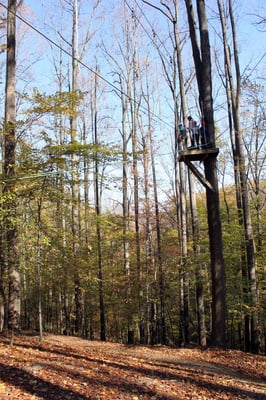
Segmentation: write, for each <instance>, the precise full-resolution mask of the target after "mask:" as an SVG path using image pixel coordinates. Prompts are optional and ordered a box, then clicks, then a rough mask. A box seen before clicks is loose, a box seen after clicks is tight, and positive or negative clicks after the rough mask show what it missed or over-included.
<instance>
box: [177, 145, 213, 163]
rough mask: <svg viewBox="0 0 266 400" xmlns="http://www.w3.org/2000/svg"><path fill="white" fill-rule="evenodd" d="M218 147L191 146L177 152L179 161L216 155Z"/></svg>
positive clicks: (199, 159) (197, 159) (200, 159)
mask: <svg viewBox="0 0 266 400" xmlns="http://www.w3.org/2000/svg"><path fill="white" fill-rule="evenodd" d="M218 154H219V149H218V148H216V147H211V148H206V149H200V148H197V147H191V148H187V149H184V150H181V151H180V152H179V161H183V162H185V163H186V162H187V161H204V160H205V159H206V158H207V157H217V155H218Z"/></svg>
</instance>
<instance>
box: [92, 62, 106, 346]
mask: <svg viewBox="0 0 266 400" xmlns="http://www.w3.org/2000/svg"><path fill="white" fill-rule="evenodd" d="M96 71H97V68H96ZM97 118H98V117H97V74H95V89H94V124H93V129H94V145H95V149H96V150H95V163H94V185H95V211H96V235H97V261H98V289H99V308H100V338H101V340H102V341H105V340H106V331H105V306H104V290H103V271H102V242H101V236H102V235H101V223H100V216H101V200H100V187H99V155H98V145H99V142H98V121H97Z"/></svg>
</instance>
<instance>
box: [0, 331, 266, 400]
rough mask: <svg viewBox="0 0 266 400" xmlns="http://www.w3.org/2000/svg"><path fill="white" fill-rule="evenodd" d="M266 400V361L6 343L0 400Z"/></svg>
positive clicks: (99, 345) (48, 341) (222, 353)
mask: <svg viewBox="0 0 266 400" xmlns="http://www.w3.org/2000/svg"><path fill="white" fill-rule="evenodd" d="M4 399H11V400H16V399H20V400H24V399H25V400H26V399H27V400H29V399H47V400H70V399H72V400H85V399H86V400H101V399H106V400H111V399H112V400H177V399H178V400H184V399H202V400H204V399H208V400H212V399H232V400H237V399H265V400H266V357H264V356H256V355H251V354H246V353H243V352H240V351H230V350H227V351H226V350H217V349H208V350H200V349H174V348H168V347H164V346H155V347H148V346H126V345H122V344H116V343H109V342H99V341H87V340H83V339H79V338H74V337H67V336H56V335H46V336H45V338H44V343H43V344H42V345H39V342H38V336H34V335H19V336H16V337H15V339H14V345H13V346H10V339H9V338H8V337H4V336H0V400H4Z"/></svg>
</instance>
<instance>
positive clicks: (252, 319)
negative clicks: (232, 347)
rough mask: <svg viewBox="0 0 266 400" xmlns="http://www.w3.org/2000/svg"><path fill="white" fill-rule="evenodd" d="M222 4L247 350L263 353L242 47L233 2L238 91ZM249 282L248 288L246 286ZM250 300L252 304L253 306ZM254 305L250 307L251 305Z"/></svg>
mask: <svg viewBox="0 0 266 400" xmlns="http://www.w3.org/2000/svg"><path fill="white" fill-rule="evenodd" d="M217 1H218V7H219V13H220V20H221V26H222V32H223V45H224V57H225V71H226V81H227V82H228V85H229V88H228V89H229V90H228V104H231V107H232V119H233V126H234V133H235V137H234V140H232V147H233V157H234V166H235V183H236V199H237V206H238V211H239V213H238V214H239V223H240V225H242V226H243V228H244V238H245V250H246V260H245V259H243V261H242V275H243V280H244V287H243V290H244V301H245V302H246V303H248V304H247V305H248V306H250V307H251V309H252V311H251V312H250V313H249V314H246V315H245V317H244V325H245V329H244V331H245V339H244V341H245V347H246V350H247V351H249V350H251V351H253V352H254V353H258V352H259V346H260V344H259V329H258V314H257V311H256V306H257V300H258V293H257V277H256V257H255V242H254V235H253V226H252V221H251V214H250V207H249V197H248V183H247V174H246V166H245V154H244V141H243V133H242V128H241V124H240V115H239V106H240V97H241V76H240V67H239V57H238V46H237V37H236V29H235V21H234V15H233V9H232V1H231V0H230V1H229V15H230V22H231V29H232V33H233V49H234V53H233V56H234V62H235V70H236V71H235V73H236V88H235V87H234V82H233V74H232V65H231V56H230V51H229V45H228V41H227V35H226V22H225V18H224V13H223V9H222V5H221V2H220V0H217ZM245 281H246V282H247V284H245ZM249 298H250V302H249ZM249 303H250V304H249Z"/></svg>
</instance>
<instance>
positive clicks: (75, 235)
mask: <svg viewBox="0 0 266 400" xmlns="http://www.w3.org/2000/svg"><path fill="white" fill-rule="evenodd" d="M72 7H73V26H72V43H71V44H72V83H71V92H72V95H73V96H74V97H75V96H76V95H77V91H78V4H77V0H73V4H72ZM74 101H75V100H74ZM70 131H71V144H72V145H75V144H76V142H77V113H76V107H75V106H74V105H73V114H72V116H71V118H70ZM71 172H72V240H73V241H72V246H73V263H74V271H75V277H74V280H75V282H74V283H75V308H76V309H75V332H76V333H77V334H81V332H82V318H83V315H82V314H83V310H82V291H81V286H80V277H79V266H78V249H79V185H78V181H79V179H78V177H79V173H78V159H77V155H76V153H75V149H73V152H72V157H71Z"/></svg>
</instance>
